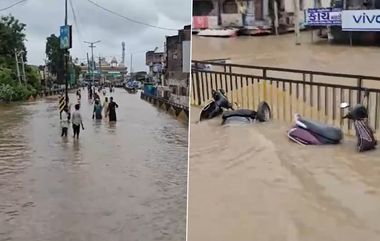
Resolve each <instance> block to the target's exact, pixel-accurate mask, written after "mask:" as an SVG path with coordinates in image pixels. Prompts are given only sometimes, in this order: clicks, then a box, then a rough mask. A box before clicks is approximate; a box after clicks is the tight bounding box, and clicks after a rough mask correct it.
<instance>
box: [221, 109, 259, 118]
mask: <svg viewBox="0 0 380 241" xmlns="http://www.w3.org/2000/svg"><path fill="white" fill-rule="evenodd" d="M256 115H257V112H256V111H253V110H249V109H239V110H232V111H226V112H224V113H223V116H222V118H223V120H226V119H227V118H230V117H245V118H250V119H255V118H256Z"/></svg>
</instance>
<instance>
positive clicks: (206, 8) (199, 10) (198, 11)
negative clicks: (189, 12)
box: [193, 0, 214, 16]
mask: <svg viewBox="0 0 380 241" xmlns="http://www.w3.org/2000/svg"><path fill="white" fill-rule="evenodd" d="M213 9H214V5H213V4H212V2H211V1H207V0H203V1H194V3H193V15H194V16H208V15H209V14H210V12H211V11H212V10H213Z"/></svg>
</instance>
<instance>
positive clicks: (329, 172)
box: [188, 108, 380, 241]
mask: <svg viewBox="0 0 380 241" xmlns="http://www.w3.org/2000/svg"><path fill="white" fill-rule="evenodd" d="M198 113H199V109H197V108H193V109H192V121H191V126H190V128H191V134H190V146H191V148H190V162H189V164H190V172H189V173H190V183H189V211H188V213H189V214H188V215H189V239H188V240H189V241H192V240H209V241H214V240H215V241H227V240H239V241H245V240H258V241H274V240H287V241H297V240H299V241H319V240H326V241H338V240H345V241H357V240H368V241H375V240H378V237H379V235H380V227H379V225H378V224H379V223H380V158H379V151H378V150H377V151H373V152H368V153H365V154H359V153H357V152H356V150H355V140H354V139H351V138H347V137H346V139H345V140H344V142H343V144H341V145H336V146H323V147H317V146H310V147H302V146H298V145H296V144H294V143H292V142H290V141H288V139H287V136H286V130H287V129H288V128H289V126H288V125H286V124H284V123H279V122H276V121H273V122H268V123H257V124H251V125H245V126H221V125H220V123H221V119H219V118H216V119H213V120H210V121H205V122H201V123H198V124H196V123H195V121H196V118H197V117H198V116H197V114H198Z"/></svg>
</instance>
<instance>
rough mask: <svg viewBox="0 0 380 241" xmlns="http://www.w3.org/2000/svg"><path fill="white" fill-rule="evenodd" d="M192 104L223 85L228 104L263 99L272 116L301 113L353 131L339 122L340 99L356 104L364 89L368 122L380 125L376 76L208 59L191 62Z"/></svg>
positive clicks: (208, 97) (249, 105)
mask: <svg viewBox="0 0 380 241" xmlns="http://www.w3.org/2000/svg"><path fill="white" fill-rule="evenodd" d="M191 81H192V84H191V98H190V99H191V104H192V105H205V104H206V103H207V102H208V101H210V100H211V98H212V97H211V91H212V90H213V89H224V90H225V91H226V94H227V96H228V98H229V99H230V101H231V102H233V103H237V104H238V105H239V106H240V107H242V108H250V109H256V107H257V105H258V103H259V102H260V101H266V102H268V104H269V105H270V107H271V109H272V116H273V117H274V118H275V119H280V120H285V121H291V120H292V119H293V116H294V113H300V114H302V115H304V116H306V117H308V118H313V119H316V120H319V121H322V122H325V123H329V124H333V125H338V126H340V127H341V128H343V129H344V130H345V132H346V133H350V134H352V133H353V132H352V128H353V126H352V123H351V122H350V121H347V120H345V121H344V120H342V118H341V116H342V115H343V111H342V110H341V109H340V108H339V104H340V103H341V102H348V103H349V104H350V105H351V106H353V105H355V104H357V103H361V102H362V100H363V96H364V93H365V92H366V93H368V98H367V101H366V103H364V104H365V105H366V106H367V105H368V112H369V122H370V124H371V126H372V127H374V128H375V129H376V130H378V129H379V128H380V116H379V113H380V78H379V77H374V76H363V75H350V74H340V73H327V72H320V71H308V70H296V69H286V68H274V67H263V66H250V65H238V64H226V63H214V62H207V61H192V79H191Z"/></svg>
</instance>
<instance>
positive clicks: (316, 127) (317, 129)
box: [298, 119, 343, 141]
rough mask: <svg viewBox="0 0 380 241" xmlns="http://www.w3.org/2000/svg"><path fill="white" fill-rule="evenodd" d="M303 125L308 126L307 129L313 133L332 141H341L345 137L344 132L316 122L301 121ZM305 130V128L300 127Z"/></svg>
mask: <svg viewBox="0 0 380 241" xmlns="http://www.w3.org/2000/svg"><path fill="white" fill-rule="evenodd" d="M298 121H300V122H301V123H303V124H304V125H305V126H306V129H308V130H310V131H312V132H313V133H315V134H317V135H320V136H322V137H324V138H327V139H330V140H332V141H340V140H341V139H342V137H343V135H342V131H341V130H340V129H339V128H336V127H332V126H328V125H324V124H321V123H317V122H314V121H309V120H305V119H299V120H298ZM300 127H301V128H304V127H303V126H300Z"/></svg>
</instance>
